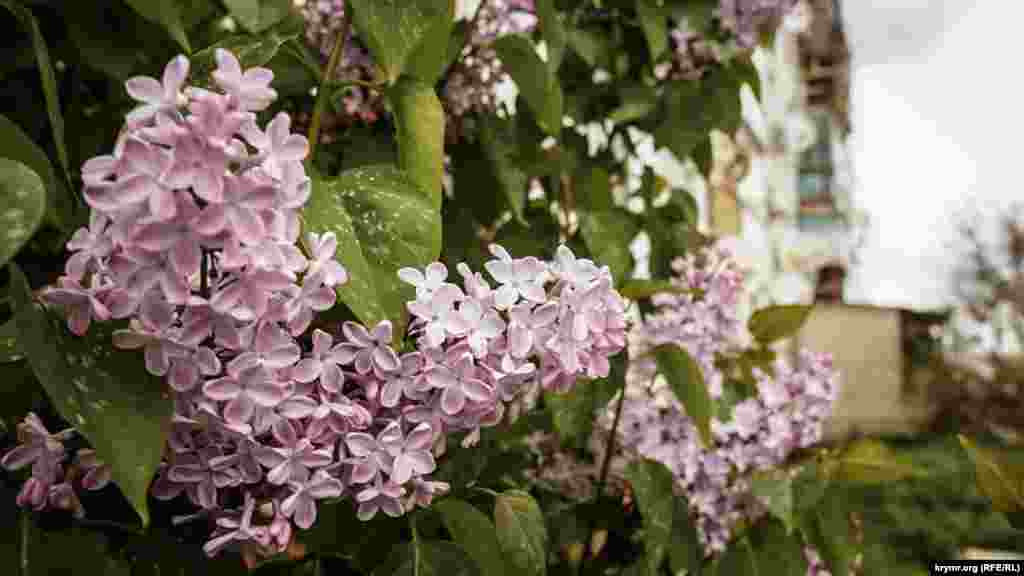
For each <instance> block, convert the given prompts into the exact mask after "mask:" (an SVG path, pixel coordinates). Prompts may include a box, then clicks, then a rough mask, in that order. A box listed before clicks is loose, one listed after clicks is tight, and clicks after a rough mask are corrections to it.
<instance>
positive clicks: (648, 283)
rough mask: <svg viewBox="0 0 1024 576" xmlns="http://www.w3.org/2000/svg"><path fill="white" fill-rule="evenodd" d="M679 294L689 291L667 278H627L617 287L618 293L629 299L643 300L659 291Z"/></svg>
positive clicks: (659, 292)
mask: <svg viewBox="0 0 1024 576" xmlns="http://www.w3.org/2000/svg"><path fill="white" fill-rule="evenodd" d="M664 292H667V293H670V294H681V293H686V292H689V290H687V289H685V288H681V287H679V286H676V285H675V284H673V283H671V282H669V281H668V280H628V281H626V282H625V283H623V284H622V287H621V288H619V294H622V297H623V298H628V299H630V300H644V299H647V298H650V297H651V296H654V295H655V294H661V293H664Z"/></svg>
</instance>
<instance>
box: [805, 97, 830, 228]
mask: <svg viewBox="0 0 1024 576" xmlns="http://www.w3.org/2000/svg"><path fill="white" fill-rule="evenodd" d="M813 118H814V123H815V127H816V128H817V130H816V136H815V140H814V143H813V144H812V145H811V147H810V148H808V149H807V150H805V151H804V152H803V154H802V155H801V158H800V165H799V167H798V170H797V196H798V198H799V202H800V205H799V209H798V211H797V224H798V226H799V227H800V229H802V230H808V229H810V230H813V229H820V228H827V227H831V226H832V225H834V224H836V222H837V221H838V213H837V210H836V199H835V194H834V193H833V190H832V172H833V164H832V123H831V119H830V118H829V115H828V113H827V112H815V113H814V114H813Z"/></svg>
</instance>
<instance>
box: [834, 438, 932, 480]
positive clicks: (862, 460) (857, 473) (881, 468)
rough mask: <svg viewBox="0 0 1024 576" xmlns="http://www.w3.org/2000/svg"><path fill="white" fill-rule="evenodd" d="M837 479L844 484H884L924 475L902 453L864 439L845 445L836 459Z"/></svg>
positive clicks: (883, 444)
mask: <svg viewBox="0 0 1024 576" xmlns="http://www.w3.org/2000/svg"><path fill="white" fill-rule="evenodd" d="M836 463H837V464H838V472H837V474H838V477H839V478H842V479H843V480H846V481H848V482H857V483H862V484H884V483H888V482H896V481H899V480H904V479H907V478H913V477H917V476H925V475H927V472H926V471H924V470H921V469H918V468H917V467H916V466H915V465H914V462H913V460H911V459H910V458H909V457H908V456H907V455H906V454H901V453H899V452H897V451H896V450H893V449H892V448H890V447H889V446H888V445H886V444H885V443H884V442H882V441H881V440H877V439H873V438H865V439H861V440H856V441H854V442H852V443H851V444H849V445H848V446H847V447H846V449H845V450H843V452H842V454H840V455H839V457H838V459H837V460H836Z"/></svg>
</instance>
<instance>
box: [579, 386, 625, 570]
mask: <svg viewBox="0 0 1024 576" xmlns="http://www.w3.org/2000/svg"><path fill="white" fill-rule="evenodd" d="M625 400H626V378H625V376H623V378H622V387H621V388H620V389H619V401H618V403H617V404H616V405H615V418H614V419H613V420H612V430H611V433H609V434H608V442H607V444H606V445H605V450H604V460H603V461H602V462H601V474H600V475H599V476H598V477H597V489H596V490H595V491H594V500H595V501H596V500H600V499H601V496H602V494H603V493H604V487H605V484H606V483H607V482H608V472H609V470H611V463H612V452H614V451H615V434H616V433H617V432H618V429H619V420H620V419H621V418H622V405H623V404H625ZM593 534H594V519H593V517H591V518H590V520H588V521H587V535H586V536H585V538H586V542H585V543H584V544H583V556H582V557H581V558H580V568H579V572H578V574H579V575H580V576H583V566H584V565H585V564H586V563H587V558H589V557H590V554H591V550H592V548H593V542H594V539H593Z"/></svg>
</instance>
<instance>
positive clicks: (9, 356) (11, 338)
mask: <svg viewBox="0 0 1024 576" xmlns="http://www.w3.org/2000/svg"><path fill="white" fill-rule="evenodd" d="M24 357H25V355H24V354H22V352H21V348H18V326H17V325H16V324H15V323H14V318H13V317H11V318H9V319H8V320H7V321H6V322H4V323H3V324H0V364H8V363H10V362H17V361H19V360H21V359H22V358H24Z"/></svg>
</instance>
